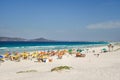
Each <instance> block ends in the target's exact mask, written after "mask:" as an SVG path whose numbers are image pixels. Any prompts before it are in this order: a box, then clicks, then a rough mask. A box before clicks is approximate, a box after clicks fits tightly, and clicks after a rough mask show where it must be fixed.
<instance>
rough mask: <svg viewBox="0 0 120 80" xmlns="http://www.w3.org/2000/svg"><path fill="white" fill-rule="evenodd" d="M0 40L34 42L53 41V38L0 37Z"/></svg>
mask: <svg viewBox="0 0 120 80" xmlns="http://www.w3.org/2000/svg"><path fill="white" fill-rule="evenodd" d="M0 41H33V42H34V41H35V42H55V40H48V39H45V38H42V37H41V38H36V39H25V38H18V37H0Z"/></svg>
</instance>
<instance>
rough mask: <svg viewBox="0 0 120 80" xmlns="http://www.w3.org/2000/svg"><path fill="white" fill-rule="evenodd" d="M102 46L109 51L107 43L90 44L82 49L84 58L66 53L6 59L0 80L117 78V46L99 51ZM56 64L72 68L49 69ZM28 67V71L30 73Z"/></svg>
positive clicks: (119, 77) (119, 71)
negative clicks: (49, 58)
mask: <svg viewBox="0 0 120 80" xmlns="http://www.w3.org/2000/svg"><path fill="white" fill-rule="evenodd" d="M103 48H106V49H107V50H108V47H107V46H100V47H90V48H89V51H88V52H83V54H86V56H85V57H76V55H75V54H72V55H69V54H65V55H64V56H63V57H62V59H57V56H53V57H52V59H53V61H52V62H34V61H33V60H21V61H20V62H16V61H10V60H8V61H5V62H3V63H1V64H0V79H1V80H120V46H119V45H115V46H114V49H113V51H110V52H101V49H103ZM93 50H94V52H93ZM98 54H99V55H98ZM57 66H70V67H72V68H71V69H70V70H62V71H53V72H51V69H52V68H54V67H57ZM27 70H31V72H29V71H27ZM20 71H23V73H22V72H21V73H19V72H20ZM24 72H25V73H24Z"/></svg>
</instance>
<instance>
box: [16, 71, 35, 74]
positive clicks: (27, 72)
mask: <svg viewBox="0 0 120 80" xmlns="http://www.w3.org/2000/svg"><path fill="white" fill-rule="evenodd" d="M29 72H37V70H26V71H19V72H16V73H17V74H19V73H29Z"/></svg>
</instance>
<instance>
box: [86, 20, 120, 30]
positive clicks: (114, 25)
mask: <svg viewBox="0 0 120 80" xmlns="http://www.w3.org/2000/svg"><path fill="white" fill-rule="evenodd" d="M87 28H88V29H113V28H120V21H109V22H103V23H97V24H90V25H88V26H87Z"/></svg>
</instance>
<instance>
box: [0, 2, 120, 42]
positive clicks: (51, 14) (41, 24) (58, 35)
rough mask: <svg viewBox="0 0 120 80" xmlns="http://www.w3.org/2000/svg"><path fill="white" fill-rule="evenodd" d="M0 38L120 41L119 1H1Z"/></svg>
mask: <svg viewBox="0 0 120 80" xmlns="http://www.w3.org/2000/svg"><path fill="white" fill-rule="evenodd" d="M0 36H5V37H21V38H26V39H34V38H40V37H44V38H47V39H51V40H69V41H120V0H0Z"/></svg>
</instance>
